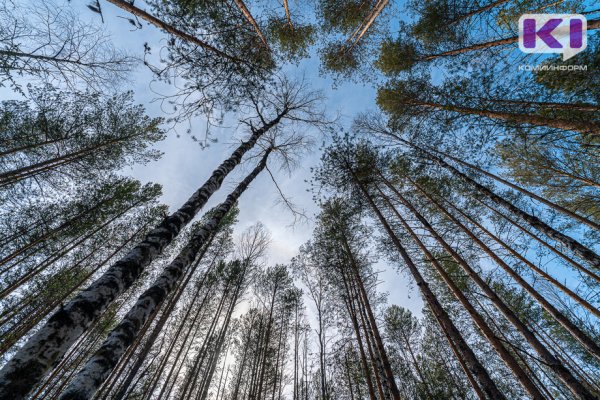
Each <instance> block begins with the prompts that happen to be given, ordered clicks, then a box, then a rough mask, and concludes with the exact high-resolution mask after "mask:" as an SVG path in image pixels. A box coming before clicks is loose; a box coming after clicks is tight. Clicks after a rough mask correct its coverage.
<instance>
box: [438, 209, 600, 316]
mask: <svg viewBox="0 0 600 400" xmlns="http://www.w3.org/2000/svg"><path fill="white" fill-rule="evenodd" d="M446 204H448V205H449V206H450V207H451V208H452V209H454V210H455V211H456V212H458V213H459V214H460V215H462V216H463V217H464V218H465V219H466V220H467V221H469V222H470V223H471V224H473V225H475V226H476V227H477V228H478V229H479V230H480V231H482V232H483V233H485V234H486V235H487V236H489V237H490V238H492V239H493V240H494V241H495V242H496V243H498V244H499V245H500V246H502V247H503V248H504V249H505V250H506V251H508V252H509V253H510V254H511V255H512V256H513V257H515V258H516V259H518V260H519V261H520V262H522V263H523V264H525V265H527V266H528V267H529V268H530V269H531V270H532V271H534V272H535V273H536V274H538V275H540V276H541V277H543V278H544V279H545V280H547V281H548V282H550V283H551V284H552V285H554V287H556V288H557V289H558V290H560V291H562V292H563V293H565V294H566V295H567V296H569V297H570V298H571V299H573V300H575V301H576V302H577V303H579V305H581V306H582V307H584V308H585V309H586V310H588V311H589V312H591V313H592V314H594V315H595V316H596V317H598V318H600V310H598V309H597V308H596V307H594V306H592V305H591V304H590V303H589V302H588V301H586V300H585V299H583V298H582V297H581V296H579V295H578V294H577V293H575V292H574V291H572V290H571V289H569V288H568V287H567V286H565V285H564V284H562V283H561V282H559V281H558V280H557V279H556V278H554V277H552V276H551V275H550V274H548V273H547V272H546V271H544V270H543V269H541V268H540V267H538V266H537V265H535V264H534V263H532V262H531V261H529V260H528V259H527V258H525V257H523V256H522V255H521V254H520V253H519V252H518V251H516V250H515V249H513V248H512V247H511V246H509V245H508V243H506V242H505V241H504V240H502V239H501V238H499V237H498V236H496V235H494V234H493V233H492V232H490V231H489V230H488V229H487V228H486V227H484V226H483V225H481V224H480V223H479V222H477V221H475V220H474V219H473V218H472V217H470V216H469V215H467V214H466V213H465V212H464V211H462V210H461V209H459V208H458V207H457V206H455V205H454V204H452V203H450V202H448V201H446Z"/></svg>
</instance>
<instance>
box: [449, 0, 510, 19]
mask: <svg viewBox="0 0 600 400" xmlns="http://www.w3.org/2000/svg"><path fill="white" fill-rule="evenodd" d="M509 1H510V0H496V1H492V2H491V3H489V4H488V5H485V6H483V7H479V8H476V9H475V10H473V11H469V12H467V13H465V14H462V15H459V16H458V17H456V18H453V19H452V20H451V21H448V23H447V25H454V24H457V23H459V22H460V21H464V20H465V19H469V18H471V17H473V16H475V15H477V14H481V13H484V12H486V11H488V10H491V9H492V8H496V7H498V6H500V5H502V4H504V3H508V2H509Z"/></svg>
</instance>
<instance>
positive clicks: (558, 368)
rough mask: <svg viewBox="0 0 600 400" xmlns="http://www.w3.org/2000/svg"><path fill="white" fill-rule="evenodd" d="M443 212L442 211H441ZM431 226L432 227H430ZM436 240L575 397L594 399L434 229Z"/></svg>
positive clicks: (432, 231) (431, 231) (432, 230)
mask: <svg viewBox="0 0 600 400" xmlns="http://www.w3.org/2000/svg"><path fill="white" fill-rule="evenodd" d="M441 211H442V210H441ZM429 226H431V225H429ZM428 231H429V232H430V233H431V234H432V235H433V236H434V238H435V240H436V241H437V242H438V243H439V244H440V245H441V246H442V247H443V248H444V249H445V250H446V251H447V252H448V253H449V254H450V255H451V256H452V258H453V259H454V260H455V261H456V262H457V263H458V264H459V265H460V266H461V267H462V269H463V270H464V271H465V273H467V275H468V276H469V277H470V278H471V279H472V280H473V281H474V282H475V283H476V284H477V286H479V288H480V289H481V290H483V292H484V293H485V294H486V296H487V297H488V298H489V299H490V301H491V302H492V303H493V304H494V306H495V307H496V308H497V309H498V311H500V312H501V313H502V314H503V315H504V316H505V317H506V319H507V320H508V321H510V322H511V324H512V325H513V326H514V327H515V328H516V329H517V331H518V332H519V333H520V334H521V336H522V337H523V338H524V339H525V340H526V341H527V343H529V345H530V346H531V347H532V348H534V349H535V350H536V352H537V353H538V354H539V355H540V357H541V358H542V359H543V360H544V362H545V363H546V364H547V365H548V367H549V368H551V369H552V370H553V371H554V372H555V373H556V374H557V375H558V376H559V378H560V379H561V380H562V381H563V382H564V383H565V385H567V387H569V388H570V389H571V391H572V392H573V394H574V395H576V396H578V398H580V399H590V400H591V399H593V398H594V397H593V396H592V395H591V393H589V391H587V389H585V387H583V386H582V385H581V383H580V382H579V381H578V380H577V379H576V378H575V377H574V376H573V375H572V374H571V372H570V371H569V370H568V369H566V368H565V367H564V365H562V364H561V363H560V362H559V361H558V360H557V359H556V357H554V355H553V354H552V353H551V352H550V351H549V350H548V349H547V348H546V347H545V346H544V345H543V344H542V343H541V342H540V341H539V340H538V339H537V338H536V336H535V335H534V333H533V332H531V330H529V328H528V327H527V326H526V325H525V324H524V323H523V322H522V321H521V320H520V319H519V317H518V316H517V315H516V314H515V313H514V312H513V311H512V310H511V309H510V308H509V307H508V306H507V305H506V304H505V303H504V302H503V301H502V299H500V297H498V295H497V294H496V293H495V292H494V291H493V290H492V288H491V287H490V286H489V285H488V284H487V282H485V281H484V280H483V279H482V278H481V277H480V276H479V274H477V273H476V272H475V271H474V270H473V269H472V268H471V266H470V265H469V264H468V263H467V262H466V261H465V260H464V259H463V258H462V257H461V256H460V255H459V254H458V253H457V252H456V251H455V250H454V249H453V248H452V247H451V246H450V245H448V243H447V242H446V241H445V240H444V239H443V238H442V237H441V236H440V235H439V234H438V233H437V231H435V230H434V229H433V227H432V228H431V230H428Z"/></svg>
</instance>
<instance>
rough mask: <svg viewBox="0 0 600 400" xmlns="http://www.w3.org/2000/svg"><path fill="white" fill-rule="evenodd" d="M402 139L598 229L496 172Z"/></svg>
mask: <svg viewBox="0 0 600 400" xmlns="http://www.w3.org/2000/svg"><path fill="white" fill-rule="evenodd" d="M402 141H403V142H405V143H407V144H409V145H410V146H411V147H413V148H416V149H418V150H419V151H421V152H424V153H429V154H431V152H435V153H437V154H439V155H440V156H443V157H447V158H449V159H451V160H452V161H455V162H457V163H459V164H461V165H464V166H465V167H468V168H470V169H472V170H475V171H477V172H479V173H481V174H483V175H485V176H487V177H489V178H492V179H493V180H495V181H497V182H500V183H501V184H503V185H505V186H508V187H509V188H511V189H514V190H516V191H518V192H520V193H523V194H524V195H525V196H527V197H530V198H532V199H534V200H537V201H539V202H540V203H542V204H544V205H546V206H548V207H550V208H552V209H553V210H556V211H558V212H560V213H562V214H565V215H567V216H569V217H571V218H573V219H576V220H577V221H579V222H581V223H583V224H586V225H587V226H589V227H590V228H593V229H596V230H600V224H597V223H595V222H593V221H590V220H589V219H588V218H586V217H583V216H581V215H579V214H576V213H574V212H572V211H570V210H568V209H566V208H564V207H562V206H560V205H558V204H556V203H553V202H551V201H549V200H547V199H545V198H543V197H541V196H538V195H537V194H535V193H533V192H530V191H529V190H527V189H525V188H522V187H520V186H518V185H516V184H514V183H512V182H510V181H507V180H506V179H504V178H502V177H500V176H499V175H496V174H493V173H491V172H488V171H486V170H484V169H483V168H480V167H478V166H476V165H475V164H471V163H469V162H467V161H464V160H461V159H460V158H458V157H453V156H451V155H450V154H447V153H442V152H440V151H438V150H435V149H432V148H428V149H427V151H426V150H424V149H423V148H421V147H419V146H417V145H414V144H412V143H410V142H408V141H404V140H402ZM433 156H434V157H436V156H435V155H433ZM436 158H438V157H436ZM442 161H443V160H442Z"/></svg>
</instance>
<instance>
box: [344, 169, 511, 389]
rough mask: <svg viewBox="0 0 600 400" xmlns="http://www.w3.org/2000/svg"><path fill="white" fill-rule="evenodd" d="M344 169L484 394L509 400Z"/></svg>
mask: <svg viewBox="0 0 600 400" xmlns="http://www.w3.org/2000/svg"><path fill="white" fill-rule="evenodd" d="M345 167H346V169H347V170H348V172H350V173H351V175H352V178H353V181H354V183H355V184H356V185H357V186H358V188H359V190H360V191H361V192H362V194H363V196H364V198H365V200H367V203H368V204H369V206H370V207H371V209H372V210H373V212H374V213H375V215H376V216H377V219H379V221H380V222H381V224H382V225H383V227H384V229H385V231H386V232H387V234H388V236H389V237H390V239H391V240H392V242H393V244H394V246H395V247H396V249H397V250H398V252H399V253H400V256H401V257H402V260H403V261H404V263H405V264H406V266H407V267H408V269H409V271H410V272H411V274H412V276H413V279H414V280H415V283H416V284H417V286H418V287H419V290H420V291H421V294H422V296H423V300H424V301H425V303H426V304H427V305H428V307H429V308H430V309H431V311H432V312H433V313H434V315H436V317H437V318H438V320H439V321H440V326H441V328H442V330H444V331H446V332H447V333H448V335H449V337H450V338H451V339H452V340H453V341H454V343H455V344H456V347H457V349H458V350H459V352H460V354H461V356H462V358H463V359H464V361H465V364H466V365H467V366H468V369H469V371H471V373H472V374H473V375H474V376H475V377H477V380H478V382H479V383H480V385H481V388H482V390H483V391H484V393H485V394H486V395H487V396H489V397H490V398H492V399H506V397H504V395H503V394H502V393H501V392H500V391H499V390H498V388H497V387H496V384H495V383H494V381H493V380H492V379H491V378H490V376H489V374H488V372H487V371H486V370H485V368H484V367H483V366H482V365H481V363H480V362H479V360H478V359H477V357H476V356H475V353H473V350H472V349H471V348H470V347H469V345H468V344H467V343H466V341H465V340H464V338H463V337H462V335H461V334H460V331H459V330H458V329H457V328H456V326H455V325H454V323H453V322H452V320H451V319H450V317H449V316H448V313H447V312H446V310H444V308H443V307H442V305H441V304H440V303H439V301H438V299H437V297H436V296H435V294H434V293H433V292H432V291H431V288H430V287H429V284H428V283H427V282H426V281H425V279H423V276H422V275H421V273H420V272H419V270H418V269H417V266H416V265H415V264H414V263H413V261H412V259H411V258H410V256H409V254H408V252H407V251H406V249H405V248H404V246H403V245H402V243H401V242H400V239H398V237H397V236H396V234H395V232H394V231H393V229H392V227H391V226H390V225H389V223H388V222H387V220H386V219H385V217H384V216H383V214H382V213H381V211H380V210H379V208H378V207H377V205H376V204H375V202H374V201H373V199H372V198H371V195H370V194H369V192H368V191H367V189H366V188H365V187H364V184H363V183H362V182H361V181H360V180H359V179H358V178H357V176H356V174H355V173H354V171H353V170H352V168H351V166H349V165H346V166H345Z"/></svg>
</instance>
